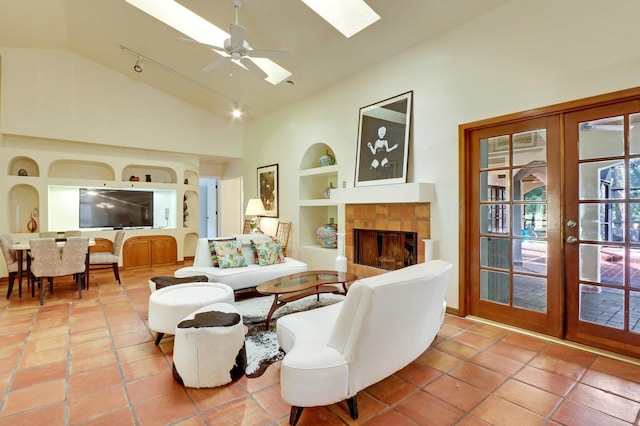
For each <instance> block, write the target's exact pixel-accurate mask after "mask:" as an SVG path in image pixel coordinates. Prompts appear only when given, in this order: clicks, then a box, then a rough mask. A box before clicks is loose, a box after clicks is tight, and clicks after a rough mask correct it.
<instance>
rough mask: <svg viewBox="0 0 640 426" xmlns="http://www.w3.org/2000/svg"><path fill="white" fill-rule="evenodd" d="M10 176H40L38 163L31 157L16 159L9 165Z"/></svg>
mask: <svg viewBox="0 0 640 426" xmlns="http://www.w3.org/2000/svg"><path fill="white" fill-rule="evenodd" d="M9 175H10V176H40V167H39V166H38V163H36V162H35V160H33V159H32V158H29V157H14V158H12V159H11V162H10V163H9Z"/></svg>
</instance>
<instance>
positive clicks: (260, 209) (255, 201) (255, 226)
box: [244, 198, 267, 232]
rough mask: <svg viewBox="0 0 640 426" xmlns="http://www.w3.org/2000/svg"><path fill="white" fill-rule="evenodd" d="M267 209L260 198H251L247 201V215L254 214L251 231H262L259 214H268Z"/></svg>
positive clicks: (245, 213)
mask: <svg viewBox="0 0 640 426" xmlns="http://www.w3.org/2000/svg"><path fill="white" fill-rule="evenodd" d="M266 213H267V211H266V210H265V209H264V204H262V200H261V199H260V198H250V199H249V202H248V203H247V210H246V211H245V212H244V215H245V216H253V219H251V232H262V231H261V230H260V226H259V225H260V224H259V223H258V221H259V219H260V218H259V216H261V215H264V214H266Z"/></svg>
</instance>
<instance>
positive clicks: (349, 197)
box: [331, 182, 435, 204]
mask: <svg viewBox="0 0 640 426" xmlns="http://www.w3.org/2000/svg"><path fill="white" fill-rule="evenodd" d="M434 200H435V185H434V184H433V183H427V182H413V183H399V184H393V185H372V186H359V187H356V188H345V189H340V188H337V189H332V190H331V201H332V202H335V203H337V204H375V203H432V202H433V201H434Z"/></svg>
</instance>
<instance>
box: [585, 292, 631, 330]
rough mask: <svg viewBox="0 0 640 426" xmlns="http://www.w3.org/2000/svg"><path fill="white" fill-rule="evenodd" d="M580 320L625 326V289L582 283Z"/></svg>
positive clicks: (618, 326)
mask: <svg viewBox="0 0 640 426" xmlns="http://www.w3.org/2000/svg"><path fill="white" fill-rule="evenodd" d="M580 321H586V322H592V323H595V324H600V325H603V326H606V327H611V328H617V329H622V328H623V327H624V291H623V290H619V289H615V288H606V287H599V286H595V285H590V284H580Z"/></svg>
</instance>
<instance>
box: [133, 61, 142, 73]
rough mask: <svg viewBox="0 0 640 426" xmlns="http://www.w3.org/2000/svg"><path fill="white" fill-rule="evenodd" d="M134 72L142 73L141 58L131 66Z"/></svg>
mask: <svg viewBox="0 0 640 426" xmlns="http://www.w3.org/2000/svg"><path fill="white" fill-rule="evenodd" d="M133 70H134V71H135V72H142V58H138V60H137V61H136V64H135V65H134V66H133Z"/></svg>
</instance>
